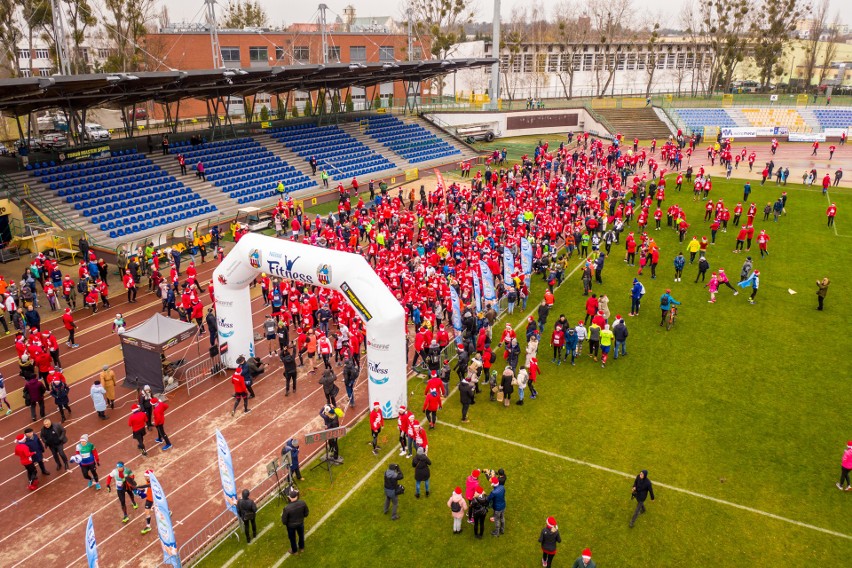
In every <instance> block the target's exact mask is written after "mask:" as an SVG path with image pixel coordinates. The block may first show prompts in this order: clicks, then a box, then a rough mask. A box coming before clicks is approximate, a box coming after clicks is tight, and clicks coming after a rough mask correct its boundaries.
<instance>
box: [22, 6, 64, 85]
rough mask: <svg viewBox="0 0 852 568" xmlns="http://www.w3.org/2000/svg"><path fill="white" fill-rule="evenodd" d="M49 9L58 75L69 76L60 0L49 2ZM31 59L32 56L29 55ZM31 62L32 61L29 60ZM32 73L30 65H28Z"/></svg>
mask: <svg viewBox="0 0 852 568" xmlns="http://www.w3.org/2000/svg"><path fill="white" fill-rule="evenodd" d="M51 9H52V11H53V29H55V30H56V58H57V59H58V60H59V73H60V74H61V75H70V74H71V62H70V61H69V60H68V52H67V51H66V49H67V47H68V44H67V36H66V35H65V19H64V18H63V17H62V3H61V2H60V0H51ZM30 57H31V58H32V54H30ZM30 61H32V59H30ZM30 70H31V71H32V65H30Z"/></svg>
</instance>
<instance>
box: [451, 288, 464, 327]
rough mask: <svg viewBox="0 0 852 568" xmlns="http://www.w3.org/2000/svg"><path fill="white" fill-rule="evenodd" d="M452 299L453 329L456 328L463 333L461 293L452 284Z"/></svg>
mask: <svg viewBox="0 0 852 568" xmlns="http://www.w3.org/2000/svg"><path fill="white" fill-rule="evenodd" d="M450 301H451V302H452V304H453V329H455V330H456V331H457V332H458V333H461V329H462V316H461V304H460V303H459V295H458V292H456V289H455V288H453V287H452V286H450Z"/></svg>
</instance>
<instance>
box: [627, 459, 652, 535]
mask: <svg viewBox="0 0 852 568" xmlns="http://www.w3.org/2000/svg"><path fill="white" fill-rule="evenodd" d="M648 495H650V496H651V501H653V500H654V486H653V484H652V483H651V480H650V479H648V470H647V469H643V470H642V471H640V472H639V475H637V476H636V479H635V481H633V489H632V495H631V498H632V499H636V510H635V511H633V518H632V519H630V528H631V529H632V528H633V525H634V524H635V523H636V518H637V517H639V514H640V513H644V512H645V500H646V499H647V498H648Z"/></svg>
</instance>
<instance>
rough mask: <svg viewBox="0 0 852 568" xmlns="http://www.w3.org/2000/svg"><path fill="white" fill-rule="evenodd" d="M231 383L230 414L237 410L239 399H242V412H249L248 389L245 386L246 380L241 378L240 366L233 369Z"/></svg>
mask: <svg viewBox="0 0 852 568" xmlns="http://www.w3.org/2000/svg"><path fill="white" fill-rule="evenodd" d="M231 384H232V385H234V408H233V409H232V410H231V416H233V415H234V413H236V412H237V407H238V406H239V405H240V400H242V401H243V414H245V413H247V412H251V411H250V410H249V407H248V389H247V388H246V380H245V378H243V368H242V366H240V367H237V368H236V369H235V370H234V374H233V375H232V376H231Z"/></svg>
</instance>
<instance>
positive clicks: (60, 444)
mask: <svg viewBox="0 0 852 568" xmlns="http://www.w3.org/2000/svg"><path fill="white" fill-rule="evenodd" d="M43 424H44V426H43V427H42V429H41V441H42V442H44V445H45V446H46V447H47V449H48V450H50V453H51V454H53V460H54V461H55V462H56V471H59V470H60V469H62V467H63V466H64V467H65V469H66V470H68V456H66V455H65V449H64V446H65V444H66V443H67V442H68V436H67V435H66V433H65V427H63V426H62V424H54V423H52V422H51V421H50V419H49V418H47V419H45V421H44V422H43Z"/></svg>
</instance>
